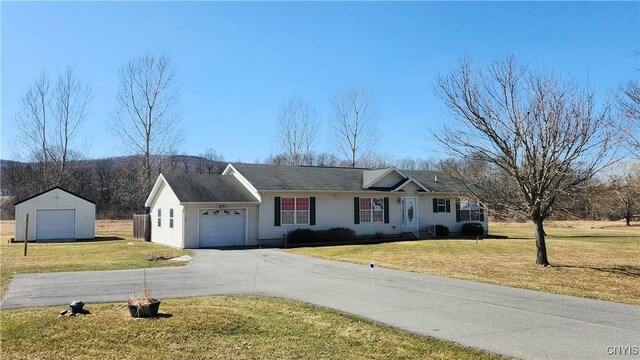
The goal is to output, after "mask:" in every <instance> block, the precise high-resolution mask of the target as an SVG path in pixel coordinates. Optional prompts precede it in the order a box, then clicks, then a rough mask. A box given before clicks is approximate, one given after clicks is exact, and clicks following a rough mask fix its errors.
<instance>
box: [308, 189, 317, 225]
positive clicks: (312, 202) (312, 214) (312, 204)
mask: <svg viewBox="0 0 640 360" xmlns="http://www.w3.org/2000/svg"><path fill="white" fill-rule="evenodd" d="M315 224H316V198H315V197H313V196H312V197H310V198H309V225H315Z"/></svg>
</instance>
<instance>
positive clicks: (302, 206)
mask: <svg viewBox="0 0 640 360" xmlns="http://www.w3.org/2000/svg"><path fill="white" fill-rule="evenodd" d="M296 210H309V198H296Z"/></svg>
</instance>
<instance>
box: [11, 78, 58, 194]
mask: <svg viewBox="0 0 640 360" xmlns="http://www.w3.org/2000/svg"><path fill="white" fill-rule="evenodd" d="M49 88H50V82H49V75H48V74H47V73H46V72H42V73H41V74H40V75H39V76H38V77H37V78H36V80H35V81H34V84H33V85H32V86H30V87H29V88H28V89H27V91H26V93H25V94H24V96H23V97H22V98H21V99H20V111H19V112H18V114H17V115H16V124H17V128H18V130H19V132H20V136H19V137H17V138H16V139H15V142H14V144H13V145H14V147H15V148H16V149H17V150H18V152H20V153H21V154H22V156H23V157H24V158H26V159H28V160H30V161H33V162H36V163H38V164H40V166H41V167H42V179H43V183H44V187H48V186H49V173H48V170H49V142H48V138H47V135H48V134H49V133H50V130H49V127H50V125H48V123H47V121H48V120H49V118H48V117H49V116H50V115H51V114H50V112H51V111H50V105H51V93H50V90H49Z"/></svg>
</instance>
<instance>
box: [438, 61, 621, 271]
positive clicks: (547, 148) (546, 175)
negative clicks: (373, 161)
mask: <svg viewBox="0 0 640 360" xmlns="http://www.w3.org/2000/svg"><path fill="white" fill-rule="evenodd" d="M434 90H435V92H436V94H437V95H438V96H439V97H440V98H441V99H442V100H443V101H444V103H445V104H446V106H447V107H448V109H449V110H450V117H451V120H452V121H451V122H450V124H449V125H447V126H445V129H444V132H443V133H442V134H438V135H436V138H437V139H438V140H439V141H440V143H441V144H442V145H443V146H444V147H445V148H446V149H448V150H449V152H450V153H451V154H452V155H455V156H458V157H462V158H464V159H468V160H472V161H479V162H483V163H486V164H487V166H488V169H489V170H490V171H483V172H478V173H476V174H474V175H473V176H465V171H461V170H460V169H456V168H455V167H453V170H452V171H451V173H452V176H454V177H455V178H457V179H458V180H460V181H462V182H464V183H465V184H467V185H468V189H469V190H470V193H472V194H473V195H475V196H478V197H480V199H482V197H483V194H482V193H478V192H477V191H471V190H474V186H480V187H485V188H486V185H487V184H488V183H491V182H492V181H493V178H495V179H497V181H502V182H504V183H505V184H513V186H511V187H508V188H507V190H508V189H512V194H510V196H509V197H508V198H506V197H505V198H503V199H502V201H503V202H504V204H506V205H508V206H509V207H510V208H512V209H517V210H519V211H521V212H524V214H525V215H526V217H527V218H528V219H530V220H531V221H532V222H533V224H534V228H535V234H536V248H537V253H536V263H537V264H538V265H542V266H547V265H549V260H548V258H547V249H546V243H545V231H544V227H543V225H544V221H545V219H547V218H548V217H549V215H551V213H552V212H553V211H554V209H555V208H556V207H557V206H559V204H558V202H559V201H558V200H559V199H560V198H561V197H562V196H563V195H565V194H567V193H571V192H572V191H573V190H574V189H575V188H576V187H577V186H578V185H580V184H582V183H584V182H585V181H586V180H588V179H589V178H591V177H592V176H593V175H594V174H595V173H597V172H598V171H599V170H601V169H602V168H604V167H606V166H608V165H610V164H611V163H612V162H613V161H614V160H615V157H616V153H615V152H614V151H612V147H613V145H615V144H614V136H613V131H612V128H613V127H612V124H611V121H610V118H609V106H607V105H605V106H602V107H599V106H597V105H596V103H597V102H596V101H595V98H594V94H593V93H592V92H591V91H590V90H589V89H584V88H582V87H580V86H578V85H576V84H575V83H573V82H564V81H562V80H560V79H558V78H557V77H554V76H553V75H551V74H547V73H538V72H533V71H530V70H528V69H527V68H526V67H524V66H522V65H520V64H518V63H517V61H516V60H515V58H514V57H513V56H511V57H508V58H506V59H504V60H497V61H495V62H493V63H492V64H491V65H490V66H489V68H488V71H483V70H481V69H479V68H477V67H476V66H474V65H473V64H472V63H471V61H469V60H466V59H463V60H461V61H460V64H459V67H458V68H457V69H454V70H452V71H451V72H450V73H449V74H447V75H439V76H438V77H437V79H436V81H435V84H434ZM486 174H489V175H488V176H487V175H486Z"/></svg>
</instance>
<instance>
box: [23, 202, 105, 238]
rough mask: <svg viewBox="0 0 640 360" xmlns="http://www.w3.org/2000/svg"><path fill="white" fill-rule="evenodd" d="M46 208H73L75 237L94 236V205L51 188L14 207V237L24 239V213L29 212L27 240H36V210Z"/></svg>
mask: <svg viewBox="0 0 640 360" xmlns="http://www.w3.org/2000/svg"><path fill="white" fill-rule="evenodd" d="M46 209H64V210H71V209H73V210H75V221H74V226H75V238H76V239H93V238H95V237H96V206H95V204H93V203H91V202H89V201H87V200H84V199H82V198H79V197H77V196H75V195H73V194H69V193H68V192H66V191H64V190H60V189H53V190H51V191H48V192H46V193H44V194H41V195H39V196H36V197H34V198H32V199H29V200H27V201H24V202H22V203H20V204H18V205H16V208H15V218H16V221H15V239H16V240H17V241H23V240H24V228H25V222H24V221H25V215H26V214H29V238H28V240H29V241H34V240H36V227H37V223H36V220H37V219H36V212H37V211H38V210H46Z"/></svg>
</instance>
